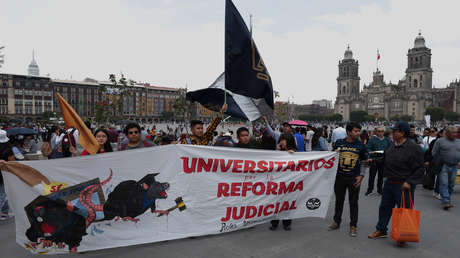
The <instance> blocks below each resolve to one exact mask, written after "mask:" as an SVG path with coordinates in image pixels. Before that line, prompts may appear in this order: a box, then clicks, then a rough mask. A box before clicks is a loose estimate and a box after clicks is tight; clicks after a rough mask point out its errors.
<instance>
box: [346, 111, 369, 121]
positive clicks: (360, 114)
mask: <svg viewBox="0 0 460 258" xmlns="http://www.w3.org/2000/svg"><path fill="white" fill-rule="evenodd" d="M366 117H367V118H369V117H368V114H367V112H366V111H351V112H350V121H352V122H357V123H361V122H364V121H366Z"/></svg>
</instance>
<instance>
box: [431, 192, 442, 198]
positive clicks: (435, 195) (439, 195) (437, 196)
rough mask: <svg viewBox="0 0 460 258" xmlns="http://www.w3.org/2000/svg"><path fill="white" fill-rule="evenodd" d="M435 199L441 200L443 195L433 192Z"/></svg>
mask: <svg viewBox="0 0 460 258" xmlns="http://www.w3.org/2000/svg"><path fill="white" fill-rule="evenodd" d="M433 197H434V198H436V199H438V200H441V194H440V193H435V192H433Z"/></svg>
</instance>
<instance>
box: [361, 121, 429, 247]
mask: <svg viewBox="0 0 460 258" xmlns="http://www.w3.org/2000/svg"><path fill="white" fill-rule="evenodd" d="M392 129H393V138H394V140H395V142H394V144H393V145H392V146H390V147H389V148H388V149H387V150H386V151H385V155H384V169H383V173H384V175H385V176H386V178H387V179H386V181H385V183H384V186H383V193H382V199H381V201H380V207H379V220H378V223H377V226H376V229H377V230H376V231H375V232H374V233H372V234H370V235H369V236H368V237H369V238H370V239H377V238H385V237H387V236H388V228H387V227H388V223H389V222H390V219H391V215H392V210H393V208H394V207H395V206H398V207H399V206H400V205H401V197H402V193H403V192H404V199H405V200H410V199H412V201H413V197H414V191H415V186H416V185H417V184H419V183H420V182H421V180H422V177H423V173H424V166H423V156H422V149H421V147H420V146H418V145H417V144H415V143H414V142H412V141H408V140H407V137H408V136H409V133H410V126H409V124H408V123H407V122H404V121H400V122H397V123H396V124H395V126H394V127H393V128H392ZM409 194H410V196H409ZM404 206H405V208H410V206H411V202H405V205H404ZM404 245H405V242H404V241H398V246H404Z"/></svg>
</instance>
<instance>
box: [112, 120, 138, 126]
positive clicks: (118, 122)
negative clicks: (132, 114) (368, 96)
mask: <svg viewBox="0 0 460 258" xmlns="http://www.w3.org/2000/svg"><path fill="white" fill-rule="evenodd" d="M130 123H136V122H134V121H132V120H118V121H117V122H115V124H117V125H127V124H130Z"/></svg>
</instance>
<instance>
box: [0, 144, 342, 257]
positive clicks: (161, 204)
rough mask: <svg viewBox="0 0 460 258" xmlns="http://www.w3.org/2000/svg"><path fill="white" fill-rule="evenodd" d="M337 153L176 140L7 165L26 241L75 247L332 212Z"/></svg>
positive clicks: (55, 249) (32, 246)
mask: <svg viewBox="0 0 460 258" xmlns="http://www.w3.org/2000/svg"><path fill="white" fill-rule="evenodd" d="M337 155H338V154H337V153H335V152H300V153H292V154H291V153H288V152H284V151H283V152H282V151H264V150H249V149H240V148H223V147H207V146H189V145H168V146H161V147H152V148H143V149H137V150H130V151H124V152H113V153H105V154H98V155H92V156H83V157H75V158H66V159H54V160H44V161H28V162H22V164H25V165H27V166H30V167H32V168H34V169H35V170H37V171H39V172H36V171H35V172H34V173H28V172H27V173H22V172H21V173H14V172H13V171H10V172H11V173H8V172H5V171H2V173H3V175H4V179H5V185H6V192H7V194H8V199H9V201H10V206H12V208H13V210H14V213H15V215H16V217H15V219H16V242H17V243H18V244H20V245H21V246H23V247H26V248H28V249H29V250H30V251H32V252H34V253H40V254H44V253H66V252H69V251H70V252H74V251H89V250H97V249H103V248H112V247H120V246H128V245H135V244H143V243H152V242H156V241H164V240H170V239H179V238H186V237H191V236H201V235H208V234H220V233H225V232H229V231H234V230H239V229H243V228H246V227H251V226H253V225H256V224H260V223H264V222H267V221H270V220H272V219H295V218H303V217H323V218H324V217H325V216H326V212H327V209H328V206H329V201H330V197H331V194H332V190H333V183H334V179H335V175H336V170H337V160H338V157H337ZM21 171H22V170H21ZM24 174H27V175H28V176H29V177H30V175H34V176H35V175H39V176H40V177H37V178H38V179H35V180H31V179H30V178H29V179H27V180H25V179H24V177H25V176H24ZM44 181H46V182H48V183H44ZM25 182H27V183H28V184H26V183H25ZM30 182H35V183H30ZM37 182H41V183H37Z"/></svg>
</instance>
